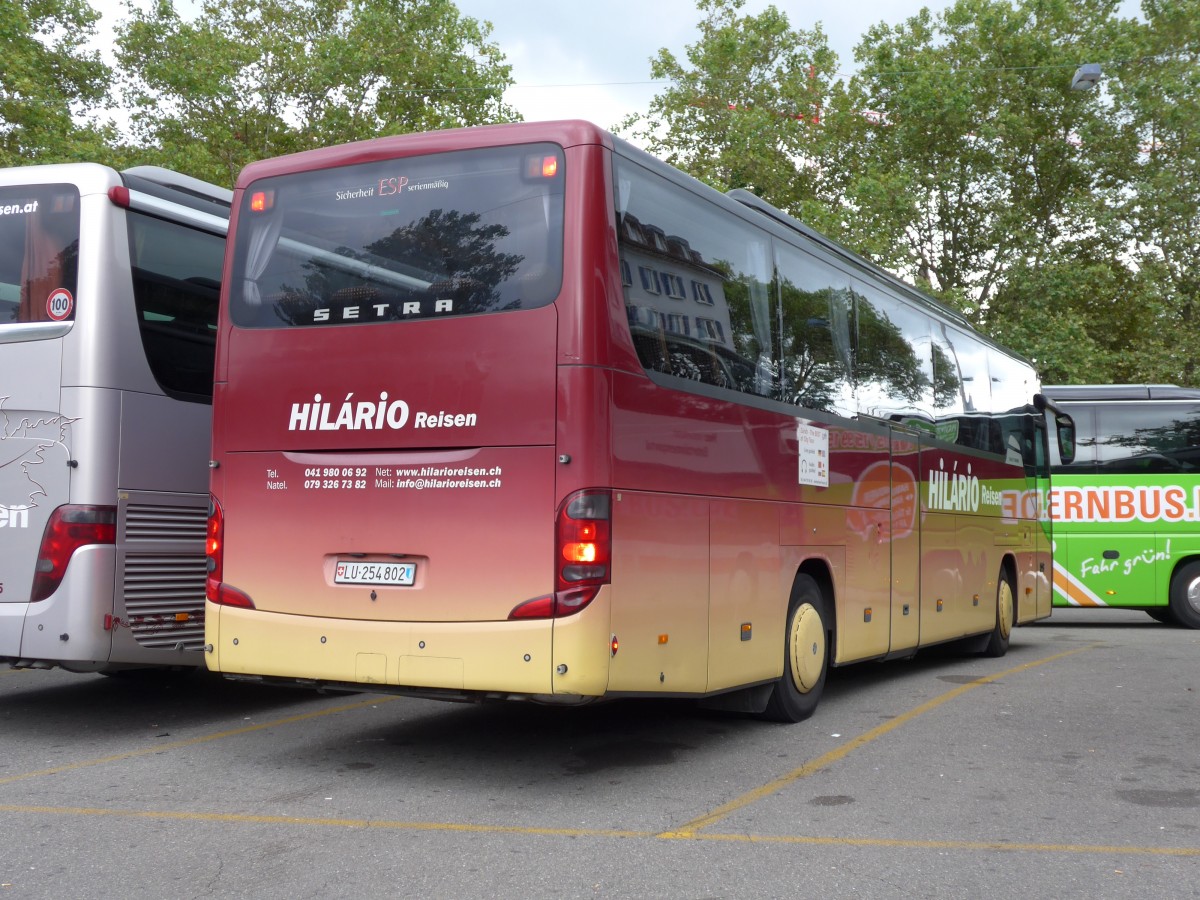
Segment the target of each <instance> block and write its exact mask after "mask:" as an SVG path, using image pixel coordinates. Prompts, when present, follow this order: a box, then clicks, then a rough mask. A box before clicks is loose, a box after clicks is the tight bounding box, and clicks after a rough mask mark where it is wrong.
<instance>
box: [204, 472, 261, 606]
mask: <svg viewBox="0 0 1200 900" xmlns="http://www.w3.org/2000/svg"><path fill="white" fill-rule="evenodd" d="M204 555H205V556H206V557H208V560H207V565H208V578H207V579H206V580H205V582H204V596H205V597H207V598H208V599H209V600H210V601H211V602H213V603H217V604H220V605H221V606H240V607H242V608H243V609H254V601H253V600H251V599H250V598H249V597H248V596H247V595H246V594H243V593H242V592H241V591H239V590H238V589H237V588H235V587H231V586H230V585H228V584H225V583H224V582H223V581H221V577H222V574H223V569H224V555H225V514H224V512H222V510H221V504H220V503H218V502H217V498H216V497H213V496H211V495H210V496H209V498H208V536H207V538H206V539H205V545H204Z"/></svg>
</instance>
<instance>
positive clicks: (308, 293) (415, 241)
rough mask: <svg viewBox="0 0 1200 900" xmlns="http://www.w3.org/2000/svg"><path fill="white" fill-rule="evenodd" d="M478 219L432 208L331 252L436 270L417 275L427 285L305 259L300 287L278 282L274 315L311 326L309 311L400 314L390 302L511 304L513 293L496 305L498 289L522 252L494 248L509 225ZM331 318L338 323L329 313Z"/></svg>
mask: <svg viewBox="0 0 1200 900" xmlns="http://www.w3.org/2000/svg"><path fill="white" fill-rule="evenodd" d="M479 219H480V217H479V215H478V214H477V213H460V212H458V211H457V210H451V211H449V212H446V211H444V210H440V209H435V210H431V211H430V212H429V213H428V214H427V215H425V216H423V217H421V218H419V219H417V220H415V221H413V222H411V223H409V224H407V225H404V226H401V227H400V228H397V229H396V230H394V231H393V232H392V233H391V234H389V235H387V236H386V237H383V238H380V239H379V240H377V241H374V242H373V243H370V244H368V245H367V246H366V248H365V250H366V252H360V251H356V250H353V249H351V248H349V247H339V248H338V249H337V250H336V251H334V252H335V253H336V254H337V255H338V256H343V257H346V258H347V259H351V260H355V261H357V262H359V263H363V264H370V265H373V266H378V267H379V268H381V269H385V270H386V269H388V268H390V267H392V266H394V267H395V270H396V271H406V272H410V273H411V272H414V271H415V272H422V273H435V274H430V275H428V276H427V279H426V278H423V279H420V280H429V281H430V282H431V283H430V285H429V287H428V288H427V289H420V288H418V287H411V288H405V287H401V286H398V285H397V284H394V283H391V282H390V280H386V281H385V280H380V281H375V280H373V279H371V278H370V276H369V275H367V276H364V275H362V274H357V273H351V272H342V271H339V270H338V268H337V267H336V265H330V264H329V263H327V262H322V261H320V260H309V261H307V262H305V263H304V268H305V270H306V275H305V278H304V281H305V287H304V289H303V290H297V289H296V288H294V287H291V286H288V285H282V286H281V294H282V296H281V298H280V299H279V300H278V301H277V302H276V304H275V309H276V313H277V315H278V316H279V318H280V319H281V320H282V321H285V322H289V323H291V324H311V323H312V321H313V318H312V313H313V310H315V309H319V308H330V309H332V310H335V311H336V310H340V309H345V308H347V307H353V306H364V305H370V304H387V305H388V307H389V309H388V310H387V315H386V316H384V318H403V316H401V315H400V314H399V311H398V310H397V309H396V304H400V303H404V302H406V301H413V300H418V301H432V300H451V301H453V308H454V312H455V313H456V314H465V313H478V312H489V311H499V310H504V309H518V308H520V305H521V298H520V297H516V298H514V299H513V300H511V301H509V302H508V303H507V304H505V305H502V306H501V305H499V301H500V291H499V286H500V284H501V283H502V282H503V281H504V280H505V279H507V278H510V277H511V276H512V275H513V274H514V273H515V272H516V271H517V269H518V267H519V266H520V264H521V262H522V261H523V260H524V257H523V256H520V255H518V254H512V253H499V252H497V251H496V243H497V242H498V241H500V240H502V239H503V238H505V237H507V236H508V234H509V231H508V229H507V228H506V227H505V226H504V225H500V224H494V225H483V226H481V225H479V224H478V223H479ZM389 264H391V266H389ZM333 318H334V319H335V320H340V319H339V317H338V315H337V314H336V312H335V314H334V317H333ZM363 318H365V316H363ZM373 318H378V317H373Z"/></svg>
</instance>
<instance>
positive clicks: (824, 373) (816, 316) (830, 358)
mask: <svg viewBox="0 0 1200 900" xmlns="http://www.w3.org/2000/svg"><path fill="white" fill-rule="evenodd" d="M836 290H837V289H835V288H822V289H820V290H816V291H804V290H801V289H800V288H798V287H797V286H796V285H794V284H793V283H792V282H791V281H789V280H787V279H784V281H783V283H782V285H781V286H780V292H779V295H780V299H781V302H782V304H783V313H782V317H781V318H782V321H783V333H782V335H781V341H782V357H783V397H782V399H784V400H786V401H788V402H790V403H795V404H797V405H798V406H805V407H808V408H809V409H823V410H832V409H833V406H834V398H835V397H837V396H838V394H839V392H840V387H841V386H842V385H843V384H844V382H845V380H846V376H847V375H848V373H847V371H846V365H845V362H844V360H843V359H842V356H841V354H840V353H839V347H838V343H839V342H838V341H837V340H836V338H835V335H834V329H835V327H836V326H835V323H834V320H833V318H832V316H831V303H832V301H834V300H835V299H836V298H835V297H834V294H835V292H836Z"/></svg>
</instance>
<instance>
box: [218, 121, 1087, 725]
mask: <svg viewBox="0 0 1200 900" xmlns="http://www.w3.org/2000/svg"><path fill="white" fill-rule="evenodd" d="M231 229H232V231H231V244H230V250H231V252H230V253H229V255H228V258H227V261H226V266H227V269H226V272H225V275H226V277H225V280H224V285H225V288H224V296H223V299H222V309H221V319H220V324H219V333H218V350H217V374H216V386H215V396H214V403H215V409H214V416H215V427H214V436H213V442H214V449H213V460H212V463H211V465H212V467H213V471H212V494H213V499H212V506H211V515H210V520H209V572H210V574H209V580H208V603H207V607H206V626H205V632H206V650H207V652H208V657H207V659H208V664H209V667H210V668H212V669H214V670H217V671H220V672H224V673H227V674H229V675H231V676H233V677H246V676H249V677H254V678H262V679H266V680H276V679H283V680H290V681H293V682H296V681H299V682H301V683H306V684H311V685H315V686H330V687H334V686H336V687H337V688H341V689H344V688H349V689H360V690H377V691H391V692H400V693H407V694H414V695H420V696H428V697H438V698H444V699H460V700H462V699H481V698H487V697H500V698H527V699H533V700H539V701H545V702H562V703H578V702H585V701H588V700H592V699H596V698H602V697H624V696H651V695H653V696H668V695H669V696H694V697H704V698H708V699H709V700H710V701H713V702H716V703H718V704H721V705H725V706H728V707H735V708H741V709H747V710H753V711H757V712H761V713H763V714H765V715H767V716H769V717H772V718H776V719H781V720H792V721H795V720H799V719H802V718H804V717H806V716H808V715H809V714H811V712H812V711H813V709H814V708H815V706H816V704H817V701H818V699H819V697H820V694H821V691H822V687H823V685H824V681H825V677H826V670H827V667H828V666H829V665H841V664H844V663H851V662H857V661H861V660H880V659H887V658H890V657H905V656H910V655H912V654H913V653H914V652H915V651H916V650H917V649H918V648H920V647H925V646H928V645H931V644H938V643H944V642H949V641H964V643H965V644H969V645H971V646H972V647H974V648H976V649H978V650H980V651H986V652H988V653H991V654H995V655H999V654H1002V653H1004V652H1005V650H1006V648H1007V645H1008V641H1009V634H1010V630H1011V628H1012V626H1013V625H1014V624H1017V623H1020V622H1027V621H1030V620H1033V619H1038V618H1041V617H1044V616H1047V615H1049V614H1050V607H1051V595H1050V571H1051V557H1050V543H1049V539H1048V535H1047V531H1046V529H1047V528H1048V522H1047V521H1046V520H1045V518H1044V517H1043V516H1042V508H1043V507H1042V504H1041V501H1040V497H1041V496H1042V495H1041V494H1040V493H1039V492H1040V491H1042V490H1044V487H1045V483H1044V479H1045V475H1046V471H1047V468H1046V460H1047V449H1048V447H1047V431H1048V426H1047V417H1046V416H1045V414H1044V407H1043V405H1041V401H1040V400H1039V395H1038V389H1039V386H1038V382H1037V378H1036V375H1035V373H1034V371H1033V369H1032V368H1031V367H1030V366H1029V365H1028V364H1027V363H1025V362H1024V361H1022V360H1021V359H1019V358H1017V357H1016V356H1014V355H1013V354H1011V353H1009V352H1007V351H1005V350H1003V349H1002V348H1000V347H998V346H996V345H995V344H993V343H991V342H990V341H988V340H987V339H986V338H984V337H982V336H980V335H979V334H977V333H975V332H974V331H972V330H971V328H970V327H969V326H968V325H967V323H966V322H965V321H964V320H963V318H962V317H960V316H959V315H958V314H956V313H954V312H951V311H950V310H948V309H945V308H943V307H941V306H939V305H937V304H935V303H934V302H933V301H931V300H929V299H927V298H925V297H924V296H922V295H921V294H919V293H917V292H916V291H915V290H914V289H912V288H910V287H908V286H907V285H905V284H903V283H902V282H900V281H898V280H896V279H894V278H892V277H890V276H888V275H886V274H885V273H883V272H882V271H880V270H878V269H876V268H873V267H872V266H870V265H868V264H867V263H866V262H864V261H863V260H861V259H859V258H858V257H856V256H854V255H853V254H851V253H849V252H847V251H846V250H844V249H843V248H841V247H839V246H837V245H835V244H833V243H832V242H830V241H829V240H827V239H825V238H823V237H821V236H820V235H818V234H815V233H814V232H812V231H811V230H809V229H808V228H806V227H805V226H803V225H802V224H800V223H799V222H796V221H794V220H792V219H790V218H788V217H787V216H786V215H784V214H782V213H780V212H778V211H777V210H775V209H773V208H772V207H770V206H768V205H767V204H765V203H763V202H761V201H759V200H758V199H757V198H755V197H753V196H752V195H750V194H748V193H745V192H735V193H734V195H732V196H724V195H722V194H720V193H718V192H716V191H713V190H711V189H709V188H707V187H705V186H703V185H701V184H700V183H698V182H696V181H694V180H692V179H691V178H689V177H687V176H685V175H683V174H681V173H680V172H678V171H676V170H675V169H673V168H671V167H670V166H668V165H666V164H664V163H662V162H659V161H657V160H655V159H654V158H652V157H650V156H649V155H647V154H645V153H643V152H642V151H640V150H638V149H636V148H634V147H632V146H630V145H628V144H626V143H624V142H622V141H620V140H618V139H616V138H614V137H613V136H611V135H610V134H608V133H606V132H604V131H601V130H599V129H597V128H595V127H594V126H591V125H589V124H586V123H583V122H557V123H538V124H523V125H504V126H494V127H486V128H473V129H466V130H458V131H445V132H438V133H429V134H421V135H410V136H402V137H392V138H382V139H379V140H374V141H368V142H365V143H360V144H354V145H348V146H341V147H333V148H328V149H324V150H318V151H311V152H307V153H302V154H298V155H294V156H290V157H284V158H280V159H275V160H269V161H264V162H259V163H255V164H253V165H251V166H249V167H247V169H246V170H245V171H244V172H243V173H242V175H241V178H240V179H239V182H238V186H237V190H236V191H235V197H234V213H233V218H232V221H231ZM1064 427H1065V426H1064ZM964 639H965V640H964Z"/></svg>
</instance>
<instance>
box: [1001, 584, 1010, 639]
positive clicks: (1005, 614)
mask: <svg viewBox="0 0 1200 900" xmlns="http://www.w3.org/2000/svg"><path fill="white" fill-rule="evenodd" d="M998 599H999V607H1000V608H999V609H998V610H997V614H998V615H999V617H1000V622H999V625H1000V636H1001V637H1005V638H1006V637H1008V635H1009V634H1010V633H1011V632H1012V626H1013V592H1012V585H1011V584H1009V583H1008V580H1007V579H1004V578H1002V579H1000V596H999V598H998Z"/></svg>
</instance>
